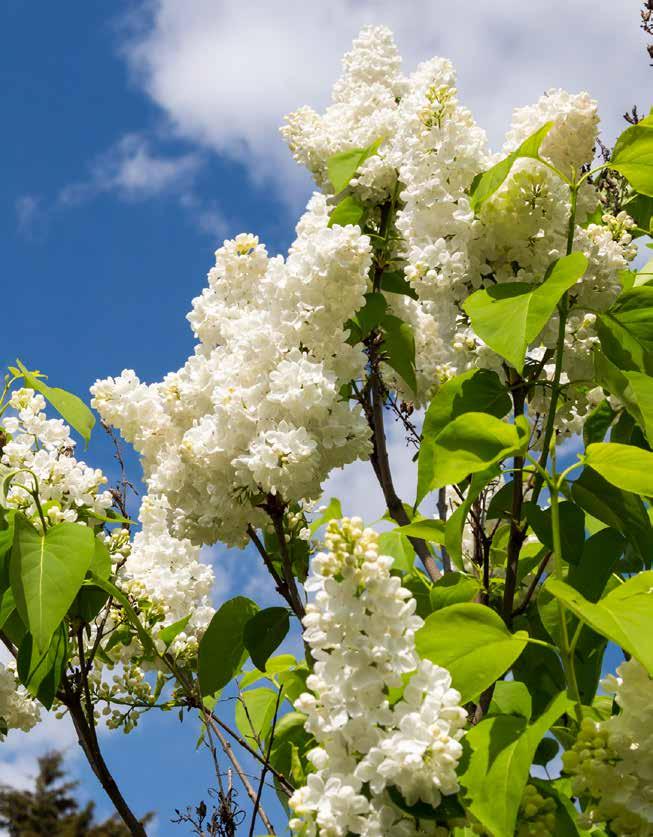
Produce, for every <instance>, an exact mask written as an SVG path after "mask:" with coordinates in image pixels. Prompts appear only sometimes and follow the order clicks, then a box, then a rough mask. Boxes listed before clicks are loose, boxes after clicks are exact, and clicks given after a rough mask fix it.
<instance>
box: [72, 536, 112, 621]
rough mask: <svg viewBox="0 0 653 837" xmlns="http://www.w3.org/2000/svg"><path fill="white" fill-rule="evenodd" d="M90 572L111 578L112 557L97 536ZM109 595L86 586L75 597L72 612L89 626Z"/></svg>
mask: <svg viewBox="0 0 653 837" xmlns="http://www.w3.org/2000/svg"><path fill="white" fill-rule="evenodd" d="M89 571H90V572H92V573H95V575H97V576H99V577H100V578H104V579H108V578H110V576H111V555H109V550H108V549H107V546H106V544H105V543H104V541H102V540H100V538H99V537H97V536H96V538H95V544H94V550H93V557H92V558H91V565H90V567H89ZM108 598H109V594H108V593H107V592H106V591H105V590H100V589H99V588H98V587H92V586H90V585H84V586H83V587H82V588H81V590H80V591H79V593H78V594H77V595H76V596H75V601H74V602H73V604H72V606H71V608H70V612H71V615H73V616H76V617H78V618H79V619H81V620H82V621H83V622H86V623H87V624H88V623H90V622H92V621H93V619H95V617H96V616H97V615H98V613H99V612H100V610H102V608H103V607H104V605H105V603H106V601H107V599H108Z"/></svg>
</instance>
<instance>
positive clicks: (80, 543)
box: [9, 515, 95, 651]
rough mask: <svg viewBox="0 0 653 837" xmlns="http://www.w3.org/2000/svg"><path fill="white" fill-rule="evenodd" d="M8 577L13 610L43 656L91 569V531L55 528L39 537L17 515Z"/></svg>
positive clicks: (64, 525) (62, 525)
mask: <svg viewBox="0 0 653 837" xmlns="http://www.w3.org/2000/svg"><path fill="white" fill-rule="evenodd" d="M15 527H16V533H15V538H14V544H13V548H12V553H11V562H10V567H9V576H10V579H11V589H12V591H13V594H14V599H15V601H16V608H17V610H18V613H19V614H20V616H21V619H22V620H23V622H24V623H25V625H26V626H27V629H28V631H29V632H30V633H31V634H32V636H33V638H34V643H35V645H36V648H37V649H38V650H40V651H46V650H47V648H48V646H49V644H50V639H51V637H52V635H53V634H54V632H55V630H56V628H57V626H58V625H59V624H60V623H61V621H62V619H63V618H64V616H65V615H66V613H67V612H68V608H69V607H70V606H71V604H72V603H73V601H74V599H75V596H76V595H77V593H78V592H79V589H80V587H81V586H82V582H83V581H84V576H85V575H86V572H87V570H88V569H89V567H90V565H91V560H92V559H93V554H94V551H95V539H94V537H93V532H92V530H91V529H88V528H86V527H85V526H78V525H76V524H75V523H59V524H58V525H57V526H52V527H51V528H50V529H48V530H47V532H45V534H41V533H40V532H39V531H38V530H37V529H36V528H35V527H34V526H32V524H31V523H30V522H29V521H28V520H26V519H25V518H24V517H22V516H21V515H17V516H16V519H15Z"/></svg>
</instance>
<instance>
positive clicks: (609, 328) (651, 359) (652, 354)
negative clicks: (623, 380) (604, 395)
mask: <svg viewBox="0 0 653 837" xmlns="http://www.w3.org/2000/svg"><path fill="white" fill-rule="evenodd" d="M597 332H598V335H599V339H600V341H601V348H602V349H603V352H604V353H605V354H606V356H607V357H608V358H609V359H610V360H611V361H612V363H614V364H615V366H617V367H618V368H619V369H622V370H625V369H628V370H631V369H635V370H639V371H641V372H646V373H648V374H649V375H650V374H653V286H651V285H641V286H640V287H637V288H631V289H630V290H627V291H623V293H621V294H620V295H619V296H618V297H617V299H616V300H615V301H614V303H613V304H612V305H611V306H610V307H609V308H608V309H607V311H604V313H603V314H601V316H600V317H599V318H598V320H597Z"/></svg>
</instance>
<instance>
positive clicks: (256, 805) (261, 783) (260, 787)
mask: <svg viewBox="0 0 653 837" xmlns="http://www.w3.org/2000/svg"><path fill="white" fill-rule="evenodd" d="M282 691H283V688H281V689H279V691H278V692H277V701H276V703H275V705H274V717H273V718H272V728H271V730H270V740H269V741H268V748H267V751H266V753H265V764H264V765H263V770H261V779H260V781H259V783H258V791H257V793H256V802H255V803H254V811H253V813H252V824H251V825H250V827H249V837H253V834H254V825H255V824H256V814H257V813H258V810H259V807H260V805H261V794H262V793H263V786H264V784H265V774H266V772H267V769H268V764H269V763H270V753H271V752H272V742H273V741H274V731H275V729H276V726H277V715H278V713H279V701H280V700H281V692H282Z"/></svg>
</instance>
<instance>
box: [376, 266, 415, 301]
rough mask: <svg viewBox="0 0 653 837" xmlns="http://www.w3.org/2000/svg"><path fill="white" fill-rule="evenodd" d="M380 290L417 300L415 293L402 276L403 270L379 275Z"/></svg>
mask: <svg viewBox="0 0 653 837" xmlns="http://www.w3.org/2000/svg"><path fill="white" fill-rule="evenodd" d="M380 287H381V290H382V291H385V292H386V293H391V294H403V295H404V296H409V297H410V298H411V299H417V298H418V297H417V291H416V290H415V289H414V288H413V286H412V285H411V284H410V282H409V281H408V279H406V277H405V276H404V272H403V270H389V271H386V272H384V273H382V274H381V284H380Z"/></svg>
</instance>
